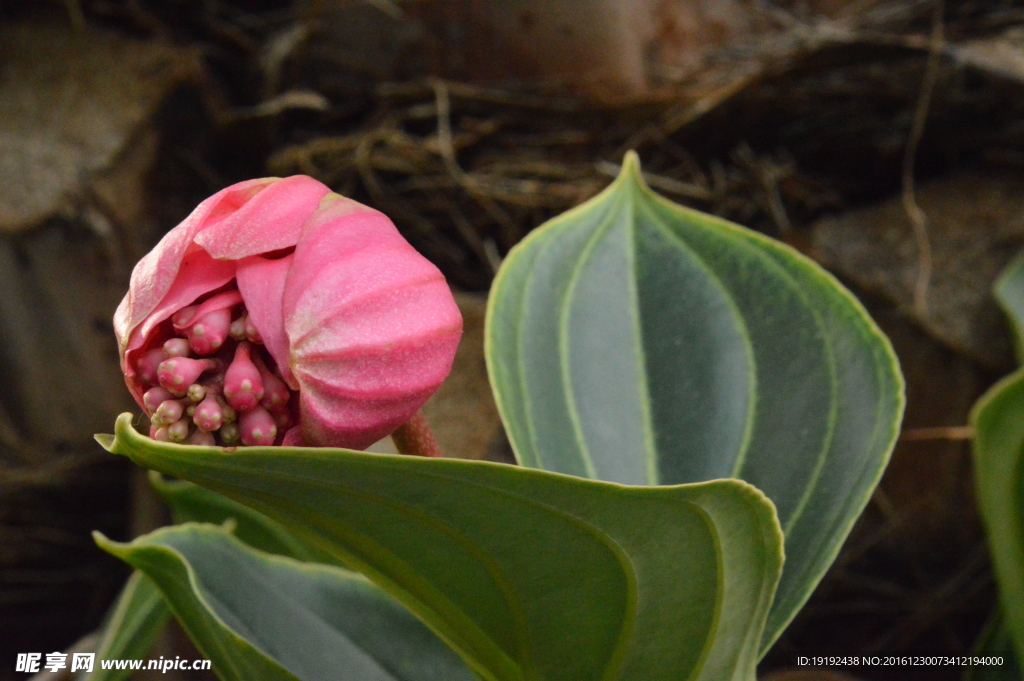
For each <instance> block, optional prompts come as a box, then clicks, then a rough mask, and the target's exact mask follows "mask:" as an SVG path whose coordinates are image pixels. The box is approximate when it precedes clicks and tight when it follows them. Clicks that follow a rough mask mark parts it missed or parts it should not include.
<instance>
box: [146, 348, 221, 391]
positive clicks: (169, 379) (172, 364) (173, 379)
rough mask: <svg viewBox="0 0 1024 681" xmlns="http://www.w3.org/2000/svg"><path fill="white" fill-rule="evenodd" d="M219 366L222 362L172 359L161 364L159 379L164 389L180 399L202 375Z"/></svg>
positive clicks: (184, 358)
mask: <svg viewBox="0 0 1024 681" xmlns="http://www.w3.org/2000/svg"><path fill="white" fill-rule="evenodd" d="M219 366H220V362H218V361H217V360H213V359H192V358H191V357H172V358H170V359H165V360H164V361H162V362H160V367H159V369H157V378H158V379H159V381H160V385H161V386H162V387H164V388H166V389H167V390H170V391H171V392H172V393H174V394H175V395H177V396H179V397H180V396H182V395H184V394H185V393H186V392H187V391H188V388H189V386H190V385H192V384H193V383H195V382H196V379H197V378H199V375H200V374H202V373H203V372H204V371H209V370H211V369H216V368H218V367H219Z"/></svg>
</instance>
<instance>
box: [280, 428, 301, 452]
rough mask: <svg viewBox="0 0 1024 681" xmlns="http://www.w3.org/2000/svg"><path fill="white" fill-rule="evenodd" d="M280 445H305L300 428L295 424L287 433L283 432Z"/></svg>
mask: <svg viewBox="0 0 1024 681" xmlns="http://www.w3.org/2000/svg"><path fill="white" fill-rule="evenodd" d="M281 446H282V447H305V446H306V441H305V440H303V439H302V428H301V427H299V426H295V427H294V428H290V429H289V430H288V432H287V433H285V434H284V440H282V441H281Z"/></svg>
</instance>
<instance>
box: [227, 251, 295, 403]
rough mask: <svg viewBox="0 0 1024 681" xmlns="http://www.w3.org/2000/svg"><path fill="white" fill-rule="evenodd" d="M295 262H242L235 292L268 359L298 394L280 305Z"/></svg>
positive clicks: (286, 259) (290, 258) (255, 259)
mask: <svg viewBox="0 0 1024 681" xmlns="http://www.w3.org/2000/svg"><path fill="white" fill-rule="evenodd" d="M294 259H295V257H294V255H287V256H285V257H283V258H278V259H277V260H269V259H267V258H260V257H252V258H246V259H245V260H242V261H241V262H239V263H238V288H239V290H240V291H241V292H242V297H243V298H244V299H245V301H246V307H247V308H248V310H249V319H251V320H252V323H253V326H255V327H256V330H257V331H259V332H260V336H262V337H263V343H264V345H266V347H267V351H268V352H269V353H270V356H271V357H273V358H274V361H275V362H277V366H278V369H280V371H281V378H283V379H284V381H285V383H287V384H288V387H290V388H291V389H292V390H298V388H299V384H298V382H296V380H295V377H294V376H293V375H292V370H291V366H290V365H289V361H288V336H287V335H285V330H284V311H283V308H282V305H281V301H282V298H283V297H284V285H285V281H287V279H288V273H289V271H290V270H291V266H292V261H293V260H294Z"/></svg>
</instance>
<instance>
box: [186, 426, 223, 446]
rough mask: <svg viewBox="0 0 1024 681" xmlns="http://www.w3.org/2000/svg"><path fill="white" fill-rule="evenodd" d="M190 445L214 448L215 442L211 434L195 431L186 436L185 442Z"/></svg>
mask: <svg viewBox="0 0 1024 681" xmlns="http://www.w3.org/2000/svg"><path fill="white" fill-rule="evenodd" d="M186 442H188V444H190V445H199V446H201V447H216V446H217V441H216V440H215V439H214V438H213V433H207V432H206V431H205V430H199V429H196V432H194V433H192V434H191V435H189V436H188V440H186Z"/></svg>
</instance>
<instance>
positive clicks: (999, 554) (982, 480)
mask: <svg viewBox="0 0 1024 681" xmlns="http://www.w3.org/2000/svg"><path fill="white" fill-rule="evenodd" d="M971 423H972V425H973V426H974V476H975V482H976V485H977V495H978V507H979V509H980V511H981V518H982V521H983V522H984V524H985V530H986V533H987V534H988V546H989V552H990V553H991V554H992V562H993V567H994V568H995V574H996V581H997V582H998V583H999V593H1000V603H1001V605H1002V609H1003V614H1004V617H1005V621H1006V628H1007V630H1008V631H1009V632H1010V635H1011V637H1012V638H1013V641H1014V646H1015V650H1016V653H1017V659H1018V660H1024V369H1020V370H1018V371H1017V372H1016V373H1013V374H1011V375H1010V376H1008V377H1006V378H1005V379H1003V380H1002V381H1000V382H999V383H997V384H996V385H995V386H994V387H993V388H992V389H991V390H989V392H988V393H986V394H985V396H984V397H982V398H981V399H980V400H979V401H978V403H977V404H976V405H975V407H974V412H973V413H972V415H971Z"/></svg>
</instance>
